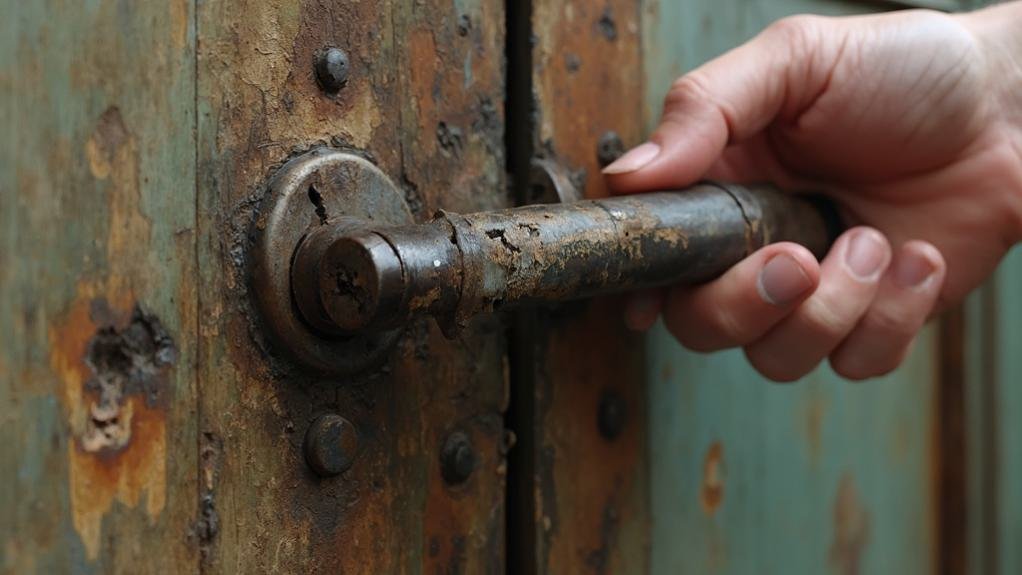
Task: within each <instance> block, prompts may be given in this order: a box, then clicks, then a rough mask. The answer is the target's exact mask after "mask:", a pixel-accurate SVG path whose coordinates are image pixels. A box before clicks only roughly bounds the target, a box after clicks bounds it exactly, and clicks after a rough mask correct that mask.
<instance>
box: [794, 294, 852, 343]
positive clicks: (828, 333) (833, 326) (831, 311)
mask: <svg viewBox="0 0 1022 575" xmlns="http://www.w3.org/2000/svg"><path fill="white" fill-rule="evenodd" d="M803 306H804V307H803V309H804V310H805V312H804V313H803V314H802V321H803V322H804V324H805V330H806V332H807V333H808V334H809V335H811V336H813V337H814V338H817V339H818V340H824V341H831V342H835V343H836V342H837V341H840V340H841V339H842V338H843V337H844V336H845V334H846V333H848V331H849V330H850V329H851V327H852V326H853V325H854V324H855V321H856V320H857V319H858V318H857V317H848V314H847V313H846V311H845V309H844V308H843V306H839V305H831V304H830V303H829V302H827V301H824V300H823V299H822V298H809V300H808V301H806V303H805V304H803Z"/></svg>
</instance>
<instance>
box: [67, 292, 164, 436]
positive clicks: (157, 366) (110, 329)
mask: <svg viewBox="0 0 1022 575" xmlns="http://www.w3.org/2000/svg"><path fill="white" fill-rule="evenodd" d="M176 361H177V348H176V347H175V346H174V341H173V340H172V339H171V337H170V335H169V334H168V333H167V331H166V329H164V327H163V325H162V323H161V322H160V320H159V319H158V318H157V317H156V316H154V315H151V314H148V313H146V312H144V311H142V309H141V308H140V307H138V306H136V307H135V309H134V311H133V312H132V315H131V320H130V322H129V323H128V325H127V327H125V328H124V329H117V328H116V327H114V326H106V327H102V328H100V329H99V330H97V332H96V335H95V336H93V338H92V340H91V341H90V342H89V345H88V348H87V351H86V357H85V363H86V365H87V366H88V367H89V369H90V370H91V371H92V378H90V379H89V380H88V381H87V382H86V384H85V389H86V390H87V391H89V392H91V393H93V394H95V395H96V396H97V400H96V401H94V402H93V403H92V405H90V407H89V418H88V419H87V421H86V425H85V430H84V432H83V433H82V435H81V438H80V440H81V446H82V448H83V449H84V450H85V451H88V452H99V451H104V450H113V451H116V450H119V449H121V448H123V447H124V446H126V445H127V444H128V442H129V441H130V440H131V419H132V417H131V416H132V413H131V410H130V409H127V410H125V409H124V404H125V398H126V396H128V395H140V396H142V397H143V398H144V399H145V401H146V404H147V405H149V406H152V405H154V404H156V403H157V402H158V401H159V400H160V395H161V393H162V388H163V387H164V386H165V380H166V375H165V374H166V371H167V370H168V369H169V368H170V366H172V365H173V364H174V363H175V362H176Z"/></svg>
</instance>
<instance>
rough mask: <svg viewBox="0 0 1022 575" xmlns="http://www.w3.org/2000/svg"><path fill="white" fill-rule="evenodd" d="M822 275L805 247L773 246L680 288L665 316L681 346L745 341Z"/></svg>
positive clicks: (703, 347) (702, 347) (782, 313)
mask: <svg viewBox="0 0 1022 575" xmlns="http://www.w3.org/2000/svg"><path fill="white" fill-rule="evenodd" d="M819 277H820V268H819V264H818V263H817V262H816V258H815V257H813V255H812V254H811V253H810V252H809V250H807V249H806V248H804V247H802V246H800V245H798V244H793V243H778V244H773V245H769V246H766V247H764V248H762V249H760V250H759V251H757V252H756V253H754V254H752V255H751V256H749V257H747V258H746V259H745V260H743V261H742V262H740V263H738V264H737V265H735V266H734V267H733V268H731V269H730V270H728V272H727V273H725V274H724V275H723V276H721V277H720V278H718V279H716V280H714V281H712V282H710V283H708V284H705V285H702V286H699V287H695V288H676V289H675V290H674V291H673V292H672V293H671V295H670V298H669V299H668V301H667V304H666V310H665V312H664V321H665V324H666V326H667V329H668V330H669V331H670V332H671V333H672V334H673V335H674V337H675V338H677V339H678V341H680V342H681V343H682V345H684V346H686V347H688V348H689V349H692V350H695V351H715V350H718V349H724V348H728V347H737V346H742V345H746V344H749V343H751V342H753V341H755V340H757V339H759V338H760V337H761V336H762V335H763V334H764V333H766V332H767V331H768V330H769V329H770V328H771V327H773V326H774V324H776V323H777V322H778V321H780V320H782V319H783V318H784V317H785V316H787V315H788V314H789V313H790V312H791V311H792V310H793V309H794V308H795V307H796V306H797V305H798V304H799V303H800V302H801V301H802V300H804V299H805V298H806V297H808V296H809V294H811V293H812V291H813V289H814V288H816V285H817V283H818V282H819ZM654 319H655V318H654Z"/></svg>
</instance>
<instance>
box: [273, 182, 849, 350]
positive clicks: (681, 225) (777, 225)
mask: <svg viewBox="0 0 1022 575" xmlns="http://www.w3.org/2000/svg"><path fill="white" fill-rule="evenodd" d="M840 231H841V225H840V221H839V218H838V216H837V213H836V210H835V209H834V206H833V205H832V204H831V203H830V202H829V201H827V200H825V199H822V198H806V197H795V196H791V195H787V194H783V193H781V192H778V191H776V190H774V189H772V188H769V187H742V186H737V185H730V184H717V183H704V184H700V185H696V186H694V187H692V188H689V189H687V190H683V191H673V192H658V193H651V194H642V195H634V196H622V197H616V198H609V199H603V200H592V201H580V202H572V203H566V204H555V205H533V206H525V207H520V208H514V209H508V210H501V211H492V212H481V213H475V214H467V215H458V214H452V213H447V212H441V213H440V214H438V216H437V218H436V219H434V220H433V221H430V222H427V223H423V224H410V225H399V226H385V225H373V223H372V222H371V221H368V220H363V219H353V218H339V219H338V220H337V221H331V222H330V223H328V224H327V225H322V226H317V227H316V228H314V229H313V230H312V231H311V232H310V233H309V234H308V235H307V236H306V237H305V238H304V240H303V241H302V243H301V245H300V246H299V247H298V249H297V252H296V254H295V257H294V259H293V263H292V267H291V285H292V292H293V295H294V298H295V303H296V304H297V307H298V308H299V311H300V312H301V314H302V316H303V317H304V319H305V320H306V322H308V323H309V324H310V325H311V326H313V327H314V328H315V329H316V330H318V331H320V332H323V333H326V334H334V335H350V334H355V333H373V332H378V331H382V330H386V329H390V328H394V327H396V326H399V325H402V324H404V323H405V322H407V321H409V320H410V319H412V318H414V317H416V316H420V315H425V314H428V315H432V316H434V317H435V318H436V319H437V321H438V322H439V324H440V325H441V327H442V328H443V329H444V330H445V332H447V333H450V332H451V331H452V330H454V329H456V328H457V326H459V325H463V324H464V322H465V321H467V320H468V319H469V318H470V317H471V316H473V315H475V314H477V313H480V312H484V311H490V310H493V309H496V308H500V307H505V306H509V305H512V304H519V303H529V302H559V301H565V300H572V299H577V298H583V297H589V296H595V295H599V294H607V293H613V292H620V291H626V290H632V289H638V288H647V287H654V286H660V285H666V284H673V283H686V284H694V283H700V282H704V281H707V280H709V279H712V278H714V277H716V276H718V275H720V274H721V273H723V272H724V271H725V270H727V269H728V268H729V267H731V266H732V265H734V264H735V263H737V262H738V261H740V260H741V259H743V258H744V257H745V256H747V255H748V254H750V253H752V252H753V251H755V250H757V249H758V248H760V247H762V246H764V245H767V244H769V243H773V242H778V241H794V242H797V243H800V244H802V245H804V246H806V247H807V248H809V249H810V250H811V251H812V252H813V253H814V254H815V255H816V256H817V257H822V256H823V255H824V254H825V253H826V251H827V250H828V249H829V247H830V244H831V242H832V241H833V240H834V239H835V238H836V237H837V235H838V233H839V232H840Z"/></svg>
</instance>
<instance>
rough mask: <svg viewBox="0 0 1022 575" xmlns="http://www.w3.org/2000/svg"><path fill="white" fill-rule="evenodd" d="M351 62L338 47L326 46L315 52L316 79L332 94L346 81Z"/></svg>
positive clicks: (346, 54)
mask: <svg viewBox="0 0 1022 575" xmlns="http://www.w3.org/2000/svg"><path fill="white" fill-rule="evenodd" d="M349 74H351V62H350V61H349V60H348V53H347V52H345V51H344V50H341V49H340V48H326V49H324V50H321V51H320V52H319V53H318V54H316V80H318V81H319V85H320V87H321V88H323V90H324V91H326V92H328V93H330V94H334V93H336V92H338V91H339V90H340V89H341V88H343V87H344V85H345V84H347V83H348V75H349Z"/></svg>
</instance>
